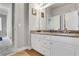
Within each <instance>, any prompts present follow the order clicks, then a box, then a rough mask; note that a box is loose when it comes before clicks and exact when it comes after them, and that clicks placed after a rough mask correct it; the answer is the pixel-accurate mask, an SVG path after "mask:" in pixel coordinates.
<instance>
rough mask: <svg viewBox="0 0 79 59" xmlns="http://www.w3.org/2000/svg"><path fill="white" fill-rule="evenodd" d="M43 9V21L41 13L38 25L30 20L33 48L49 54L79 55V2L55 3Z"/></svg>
mask: <svg viewBox="0 0 79 59" xmlns="http://www.w3.org/2000/svg"><path fill="white" fill-rule="evenodd" d="M43 10H44V12H45V18H43V19H42V21H41V18H40V15H39V18H38V19H36V21H38V22H36V25H32V24H33V23H34V22H32V23H31V22H30V25H32V26H30V28H31V29H30V34H31V46H32V49H35V50H36V51H37V52H39V53H41V54H43V55H47V56H79V4H56V3H55V4H53V5H51V6H50V7H48V8H46V9H43ZM29 20H30V21H31V20H32V21H34V20H35V19H34V20H33V19H29ZM34 24H35V23H34ZM42 24H43V25H42ZM44 30H47V31H44ZM50 30H51V31H50Z"/></svg>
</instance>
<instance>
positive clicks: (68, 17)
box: [65, 11, 78, 30]
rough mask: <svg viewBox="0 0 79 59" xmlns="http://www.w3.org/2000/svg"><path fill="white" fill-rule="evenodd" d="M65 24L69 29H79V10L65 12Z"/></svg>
mask: <svg viewBox="0 0 79 59" xmlns="http://www.w3.org/2000/svg"><path fill="white" fill-rule="evenodd" d="M65 25H66V28H67V30H78V12H77V11H74V12H71V13H66V14H65Z"/></svg>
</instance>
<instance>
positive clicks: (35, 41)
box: [31, 34, 79, 56]
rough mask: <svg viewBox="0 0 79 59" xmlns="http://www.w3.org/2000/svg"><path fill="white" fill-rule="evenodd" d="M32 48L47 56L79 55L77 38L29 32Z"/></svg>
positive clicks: (78, 40) (78, 39)
mask: <svg viewBox="0 0 79 59" xmlns="http://www.w3.org/2000/svg"><path fill="white" fill-rule="evenodd" d="M31 43H32V48H33V49H35V50H36V51H38V52H39V53H41V54H43V55H47V56H77V55H79V38H74V37H64V36H50V35H40V34H31Z"/></svg>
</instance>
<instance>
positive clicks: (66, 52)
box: [52, 42, 75, 56]
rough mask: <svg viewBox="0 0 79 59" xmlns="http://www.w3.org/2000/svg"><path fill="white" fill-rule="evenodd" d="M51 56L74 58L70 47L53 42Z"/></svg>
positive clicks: (73, 50)
mask: <svg viewBox="0 0 79 59" xmlns="http://www.w3.org/2000/svg"><path fill="white" fill-rule="evenodd" d="M52 55H54V56H74V55H75V48H74V47H73V46H72V45H69V44H66V43H62V42H54V44H53V47H52Z"/></svg>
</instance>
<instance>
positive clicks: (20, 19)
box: [14, 3, 29, 49]
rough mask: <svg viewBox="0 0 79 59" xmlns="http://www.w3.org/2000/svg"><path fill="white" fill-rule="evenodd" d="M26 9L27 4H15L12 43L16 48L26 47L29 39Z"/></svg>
mask: <svg viewBox="0 0 79 59" xmlns="http://www.w3.org/2000/svg"><path fill="white" fill-rule="evenodd" d="M25 6H26V7H25ZM28 10H29V9H28V7H27V4H23V3H16V4H15V14H14V15H15V16H14V19H15V20H14V44H15V47H16V48H17V49H22V48H27V44H28V40H29V27H28V26H29V22H28Z"/></svg>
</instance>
